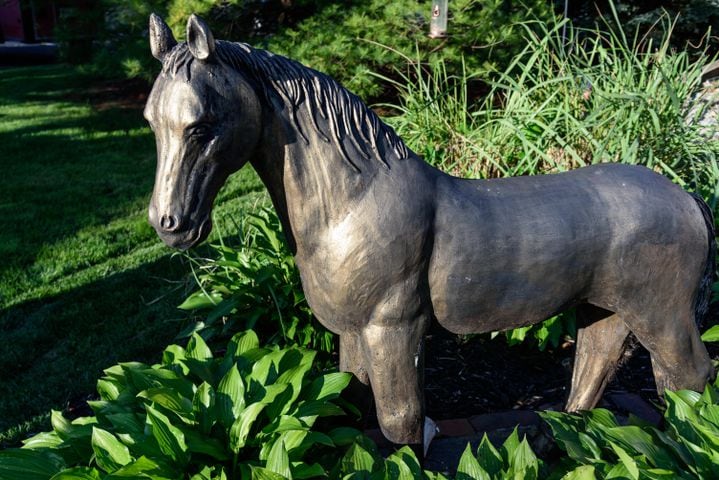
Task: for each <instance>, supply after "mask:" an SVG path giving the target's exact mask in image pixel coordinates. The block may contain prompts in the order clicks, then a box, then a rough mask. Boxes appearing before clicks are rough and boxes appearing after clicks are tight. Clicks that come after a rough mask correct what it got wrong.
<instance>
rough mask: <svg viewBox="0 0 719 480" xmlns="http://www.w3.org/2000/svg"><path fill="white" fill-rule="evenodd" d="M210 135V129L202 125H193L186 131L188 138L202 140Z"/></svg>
mask: <svg viewBox="0 0 719 480" xmlns="http://www.w3.org/2000/svg"><path fill="white" fill-rule="evenodd" d="M211 133H212V129H211V128H210V126H209V125H206V124H204V123H200V124H198V125H193V126H192V127H190V128H188V129H187V135H188V136H190V137H196V138H204V137H208V136H210V134H211Z"/></svg>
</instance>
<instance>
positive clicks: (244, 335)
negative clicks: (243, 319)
mask: <svg viewBox="0 0 719 480" xmlns="http://www.w3.org/2000/svg"><path fill="white" fill-rule="evenodd" d="M259 346H260V340H259V339H258V338H257V334H256V333H255V332H254V331H252V330H246V331H244V332H240V333H236V334H235V335H234V336H233V337H232V339H231V340H230V343H229V345H228V347H227V348H228V351H229V350H230V349H232V350H233V354H234V356H239V355H242V354H244V353H245V352H248V351H250V350H253V349H255V348H259Z"/></svg>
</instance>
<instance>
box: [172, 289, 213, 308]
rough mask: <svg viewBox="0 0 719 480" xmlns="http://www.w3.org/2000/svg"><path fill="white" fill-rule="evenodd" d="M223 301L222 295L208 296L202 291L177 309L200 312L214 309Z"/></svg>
mask: <svg viewBox="0 0 719 480" xmlns="http://www.w3.org/2000/svg"><path fill="white" fill-rule="evenodd" d="M221 301H222V295H220V294H219V293H216V292H213V293H210V294H209V295H207V294H205V292H204V291H202V290H200V291H197V292H195V293H193V294H192V295H190V296H189V297H187V298H186V299H185V301H184V302H182V303H181V304H180V305H178V306H177V308H179V309H181V310H200V309H205V308H212V307H214V306H215V305H217V304H218V303H220V302H221Z"/></svg>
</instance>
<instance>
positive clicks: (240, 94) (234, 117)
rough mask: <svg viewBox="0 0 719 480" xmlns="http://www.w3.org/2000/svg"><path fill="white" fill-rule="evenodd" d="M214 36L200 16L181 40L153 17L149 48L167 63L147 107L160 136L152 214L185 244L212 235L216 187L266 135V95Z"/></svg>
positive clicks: (174, 240) (170, 241)
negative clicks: (229, 60) (227, 58)
mask: <svg viewBox="0 0 719 480" xmlns="http://www.w3.org/2000/svg"><path fill="white" fill-rule="evenodd" d="M216 43H217V44H219V43H220V42H216V41H215V39H214V37H213V35H212V32H211V31H210V29H209V27H208V26H207V25H206V24H205V23H204V22H203V21H202V20H201V19H200V18H198V17H197V16H194V15H193V16H191V17H190V19H189V20H188V22H187V42H186V43H185V42H183V43H180V44H178V43H177V42H176V41H175V39H174V37H173V35H172V32H171V31H170V28H169V27H168V26H167V24H166V23H165V22H164V21H163V20H162V19H160V17H158V16H157V15H154V14H153V15H152V16H151V17H150V48H151V50H152V54H153V56H154V57H155V58H157V59H158V60H160V62H162V65H163V67H162V73H160V75H158V77H157V79H156V80H155V83H154V85H153V87H152V91H151V92H150V96H149V98H148V100H147V105H146V106H145V112H144V115H145V118H146V119H147V121H148V122H149V124H150V126H151V128H152V130H153V131H154V133H155V138H156V143H157V171H156V175H155V187H154V189H153V192H152V200H151V201H150V208H149V219H150V224H152V226H153V227H154V228H155V230H156V231H157V233H158V235H159V236H160V238H162V240H163V241H164V242H165V243H166V244H167V245H169V246H171V247H176V248H180V249H183V250H184V249H187V248H190V247H192V246H193V245H196V244H197V243H199V242H201V241H203V240H204V239H205V238H207V235H208V234H209V233H210V230H211V229H212V222H211V218H210V217H211V211H212V204H213V202H214V199H215V197H216V196H217V192H218V191H219V190H220V187H221V186H222V185H223V184H224V182H225V180H227V177H228V176H229V175H230V174H231V173H233V172H235V171H237V170H239V169H240V168H241V167H242V166H243V165H244V164H245V163H247V161H248V160H249V159H250V157H251V156H252V154H253V153H254V151H255V149H256V147H257V145H258V143H259V139H260V135H261V117H262V106H261V103H260V99H259V98H258V96H257V94H256V92H255V90H254V88H253V87H252V85H251V84H250V83H249V82H248V81H247V79H246V78H245V77H244V76H243V75H242V73H240V72H238V71H237V70H236V69H233V68H227V66H226V65H225V64H224V62H222V60H221V59H220V58H219V57H218V55H217V53H216V46H217V45H216Z"/></svg>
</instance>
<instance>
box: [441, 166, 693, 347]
mask: <svg viewBox="0 0 719 480" xmlns="http://www.w3.org/2000/svg"><path fill="white" fill-rule="evenodd" d="M706 237H707V232H706V226H705V225H704V220H703V218H702V215H701V213H700V211H699V209H698V208H697V205H696V203H695V202H694V200H693V199H692V198H691V197H690V196H689V195H688V194H687V193H686V192H684V191H683V190H682V189H681V188H679V187H678V186H676V185H674V184H672V183H671V182H670V181H669V180H667V179H666V178H664V177H663V176H661V175H658V174H656V173H654V172H652V171H651V170H649V169H646V168H644V167H638V166H629V165H618V164H604V165H596V166H591V167H585V168H581V169H577V170H573V171H570V172H566V173H560V174H552V175H541V176H532V177H515V178H507V179H496V180H462V179H457V178H453V177H449V176H447V177H443V178H442V179H440V180H439V181H438V182H437V199H436V215H435V226H434V244H433V251H432V258H431V262H430V267H429V285H430V295H431V299H432V304H433V309H434V313H435V316H436V318H437V319H438V321H439V322H440V323H441V324H442V325H444V326H445V328H447V329H449V330H451V331H454V332H458V333H470V332H483V331H491V330H503V329H508V328H514V327H517V326H521V325H528V324H532V323H536V322H538V321H541V320H543V319H545V318H548V317H549V316H551V315H553V314H556V313H557V312H559V311H561V310H563V309H564V308H566V307H568V306H571V305H574V304H579V303H585V302H588V303H592V304H594V305H597V306H601V307H603V308H606V309H608V310H611V311H618V310H620V309H622V308H625V307H627V308H628V307H630V306H631V305H628V304H629V303H630V302H633V301H634V302H636V300H635V299H636V295H635V293H636V292H637V291H638V290H639V289H642V288H644V286H645V285H646V284H647V282H659V283H661V282H665V283H666V282H669V281H674V282H676V281H684V282H689V283H692V282H694V283H696V282H698V281H699V278H700V276H701V272H702V271H703V268H704V263H705V261H706V255H707V252H706V248H707V247H706V243H707V242H706ZM672 268H673V269H674V271H668V270H669V269H672ZM664 270H667V272H664ZM695 277H696V278H695ZM645 301H649V300H645ZM637 308H640V307H638V306H637Z"/></svg>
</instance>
